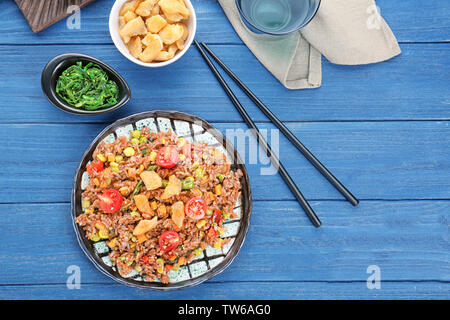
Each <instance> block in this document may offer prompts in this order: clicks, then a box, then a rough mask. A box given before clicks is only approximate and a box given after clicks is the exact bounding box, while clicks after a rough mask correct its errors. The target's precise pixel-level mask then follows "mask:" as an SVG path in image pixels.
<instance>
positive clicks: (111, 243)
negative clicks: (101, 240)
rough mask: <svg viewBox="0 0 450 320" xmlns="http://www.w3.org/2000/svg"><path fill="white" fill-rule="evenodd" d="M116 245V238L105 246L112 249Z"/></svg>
mask: <svg viewBox="0 0 450 320" xmlns="http://www.w3.org/2000/svg"><path fill="white" fill-rule="evenodd" d="M116 243H117V238H114V239H112V240H111V241H108V242H107V243H106V244H107V245H108V247H110V248H111V249H112V248H114V247H115V246H116Z"/></svg>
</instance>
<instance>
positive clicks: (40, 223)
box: [0, 201, 450, 298]
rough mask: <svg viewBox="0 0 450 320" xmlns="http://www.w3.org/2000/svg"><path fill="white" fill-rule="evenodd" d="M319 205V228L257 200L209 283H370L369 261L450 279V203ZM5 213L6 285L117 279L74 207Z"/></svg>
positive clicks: (27, 207) (387, 275) (295, 212)
mask: <svg viewBox="0 0 450 320" xmlns="http://www.w3.org/2000/svg"><path fill="white" fill-rule="evenodd" d="M311 205H312V207H313V208H314V209H315V210H317V212H318V213H320V217H321V219H322V221H323V222H324V224H323V226H322V227H321V228H319V229H315V228H313V227H311V224H310V222H309V221H308V219H307V218H306V217H305V216H304V214H303V213H302V212H301V209H299V208H298V204H297V203H296V202H295V201H255V202H254V212H253V214H252V218H251V225H250V229H249V232H248V235H247V239H246V241H245V243H244V246H243V248H242V250H241V252H240V253H239V255H238V256H237V258H236V260H235V261H234V262H233V263H232V265H231V266H230V267H229V268H228V269H226V270H225V271H224V272H223V273H221V274H219V275H217V276H216V277H214V278H212V279H211V280H209V281H210V282H235V283H236V282H260V281H264V282H270V281H272V282H283V281H286V282H289V281H295V282H306V281H317V282H331V281H341V282H342V281H359V282H364V281H365V280H366V279H367V277H368V275H367V273H366V269H367V267H368V266H369V265H378V266H379V267H380V269H381V277H382V280H383V281H436V282H449V281H450V265H449V253H448V252H449V249H450V245H449V242H448V240H449V239H448V213H449V212H450V201H363V202H362V203H361V204H360V206H358V207H357V208H354V209H351V210H349V208H348V207H349V205H348V204H347V203H345V202H344V201H313V202H312V203H311ZM0 210H1V212H2V214H1V215H0V225H1V226H2V239H4V241H5V243H8V245H7V246H3V247H2V248H1V249H0V256H1V258H2V273H1V274H0V283H1V284H2V285H5V284H8V285H14V284H44V283H46V284H59V283H65V280H66V279H67V274H66V269H67V267H68V266H70V265H77V266H79V267H80V269H81V272H82V282H83V283H109V284H110V283H114V282H113V280H111V279H109V278H108V277H106V276H104V275H103V274H101V273H100V272H99V271H97V270H96V269H95V267H94V266H93V265H92V263H91V262H90V261H89V260H88V259H87V258H86V256H85V255H84V253H83V252H82V251H81V250H80V248H79V246H78V243H77V241H76V238H75V235H74V231H73V229H72V226H71V218H70V205H69V204H67V203H61V204H60V203H56V204H14V205H6V204H3V205H0ZM274 217H276V218H274ZM25 221H26V222H27V223H24V222H25ZM18 234H20V238H18V236H17V235H18ZM8 239H15V241H11V240H8ZM249 286H251V285H249ZM0 292H1V290H0ZM0 298H1V295H0Z"/></svg>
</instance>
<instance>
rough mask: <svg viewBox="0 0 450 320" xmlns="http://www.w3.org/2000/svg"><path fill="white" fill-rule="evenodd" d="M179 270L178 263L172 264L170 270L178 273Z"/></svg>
mask: <svg viewBox="0 0 450 320" xmlns="http://www.w3.org/2000/svg"><path fill="white" fill-rule="evenodd" d="M179 269H180V265H179V264H178V263H174V264H173V268H172V270H173V271H178V270H179Z"/></svg>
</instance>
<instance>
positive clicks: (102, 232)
mask: <svg viewBox="0 0 450 320" xmlns="http://www.w3.org/2000/svg"><path fill="white" fill-rule="evenodd" d="M98 235H99V236H100V238H102V239H108V238H109V232H108V230H107V229H101V230H100V231H99V232H98Z"/></svg>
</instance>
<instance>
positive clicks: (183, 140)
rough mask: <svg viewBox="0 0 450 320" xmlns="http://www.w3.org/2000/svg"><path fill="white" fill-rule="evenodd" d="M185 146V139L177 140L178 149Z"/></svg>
mask: <svg viewBox="0 0 450 320" xmlns="http://www.w3.org/2000/svg"><path fill="white" fill-rule="evenodd" d="M185 144H186V139H184V138H180V139H178V147H179V148H182V147H183V146H184V145H185Z"/></svg>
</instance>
